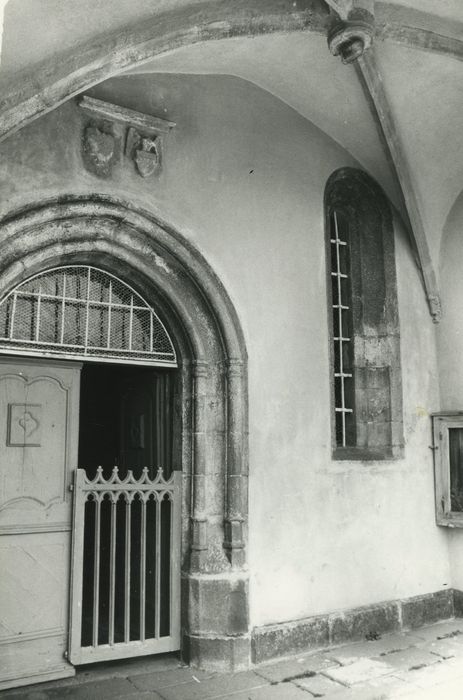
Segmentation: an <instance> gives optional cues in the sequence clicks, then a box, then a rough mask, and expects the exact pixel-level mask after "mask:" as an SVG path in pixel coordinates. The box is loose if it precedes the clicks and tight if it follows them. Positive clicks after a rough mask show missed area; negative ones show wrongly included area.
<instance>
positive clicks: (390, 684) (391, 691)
mask: <svg viewBox="0 0 463 700" xmlns="http://www.w3.org/2000/svg"><path fill="white" fill-rule="evenodd" d="M417 690H418V686H414V685H411V684H410V683H406V682H405V681H402V680H399V679H398V678H394V677H391V676H387V677H382V678H380V679H377V680H376V681H369V682H368V683H359V684H357V685H355V686H354V687H353V688H343V689H342V690H341V691H336V692H335V693H333V694H331V695H325V696H323V700H389V699H390V698H402V697H406V696H407V695H408V694H409V693H410V692H414V691H417Z"/></svg>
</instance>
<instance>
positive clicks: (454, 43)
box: [0, 0, 463, 319]
mask: <svg viewBox="0 0 463 700" xmlns="http://www.w3.org/2000/svg"><path fill="white" fill-rule="evenodd" d="M328 2H329V5H331V8H330V7H328V5H327V3H325V2H323V0H296V1H294V0H204V1H201V0H160V1H159V2H158V3H157V4H156V14H153V10H152V7H153V5H152V2H148V1H147V0H134V1H133V3H131V4H127V3H126V2H125V3H123V2H119V0H116V2H114V3H113V5H114V7H113V6H112V8H111V13H110V14H108V13H107V11H106V14H104V11H105V10H104V8H105V7H107V6H106V5H105V3H92V2H90V0H84V1H83V2H82V0H81V1H80V2H77V0H70V1H69V2H67V3H66V12H67V13H68V15H66V17H67V20H66V21H67V24H66V23H65V22H64V21H63V16H64V15H61V19H60V22H61V23H60V22H58V26H57V27H53V23H52V21H51V20H52V17H53V12H55V13H57V16H58V14H59V12H63V9H62V8H63V3H61V2H59V1H58V0H47V1H46V2H45V3H41V4H40V7H43V10H42V11H43V12H44V13H45V15H44V16H43V17H42V18H41V19H42V20H43V21H44V27H43V33H40V36H41V37H42V39H41V40H39V39H37V36H38V34H39V32H37V24H38V23H39V21H40V17H38V16H37V14H35V15H34V12H35V13H37V7H38V6H37V4H34V2H33V0H10V2H9V3H8V4H7V7H6V11H5V15H4V25H3V47H2V56H1V64H0V89H1V95H2V97H1V99H0V140H1V139H4V138H6V137H7V136H8V135H9V134H11V133H13V132H15V131H17V130H18V129H20V128H21V127H22V126H24V125H26V124H28V123H29V122H30V121H32V120H33V119H35V118H37V117H39V116H40V115H42V114H44V113H46V112H48V111H50V110H52V109H54V108H55V107H57V106H58V105H59V104H61V103H63V102H64V101H66V100H67V99H69V98H71V97H72V96H74V95H76V94H78V93H80V92H83V91H85V90H87V89H89V88H90V87H92V86H94V85H96V84H98V83H101V82H103V81H104V80H106V79H108V78H109V77H113V76H116V75H119V74H121V73H122V72H124V71H127V70H128V69H132V70H133V69H134V68H137V66H138V67H141V66H145V68H144V69H143V70H146V71H148V72H150V71H152V72H156V70H157V69H156V66H154V65H153V66H151V67H150V66H149V64H150V62H151V61H154V62H155V61H156V60H157V57H160V56H163V55H168V54H169V53H171V52H174V51H176V50H178V49H179V48H180V47H186V46H192V45H194V44H199V43H204V42H210V41H213V40H218V39H230V38H233V37H248V38H253V37H257V36H263V35H272V36H277V35H278V36H287V37H288V36H291V35H293V36H295V34H296V33H297V34H298V35H300V36H306V35H307V34H308V33H312V34H314V35H318V36H319V37H320V38H323V41H325V39H324V37H326V33H327V30H328V27H329V26H330V22H331V21H332V17H333V14H332V10H333V9H335V10H337V11H338V12H339V13H340V14H342V11H343V7H347V6H349V5H352V3H355V2H357V3H360V4H365V3H367V4H368V5H369V6H372V5H373V0H328ZM119 5H120V7H119ZM434 7H435V2H434V0H401V2H400V5H399V4H394V3H391V2H386V1H384V2H376V3H374V11H375V18H376V22H375V34H376V44H377V46H381V43H384V44H388V43H389V44H390V43H393V44H395V45H396V46H397V49H398V50H399V52H400V50H401V49H400V47H404V48H405V49H407V50H410V49H413V50H415V51H416V50H418V51H419V52H420V53H422V54H423V55H424V54H426V55H431V56H434V55H435V56H441V57H448V58H449V60H451V61H460V60H461V59H462V58H463V41H462V40H461V37H462V36H463V32H462V31H461V29H462V28H463V5H462V4H461V3H460V0H441V2H440V3H439V8H438V9H439V12H440V15H439V16H436V15H435V14H430V13H429V10H432V9H434ZM118 8H119V14H118V12H117V9H118ZM423 10H428V12H427V13H426V12H424V11H423ZM15 13H16V14H15ZM21 13H22V14H21ZM47 13H48V14H47ZM79 13H80V15H79ZM98 13H100V14H98ZM102 13H103V14H102ZM29 16H31V19H29V22H30V27H29V30H30V33H31V36H30V43H29V42H28V37H27V27H28V25H27V18H28V17H29ZM79 16H80V21H79ZM21 19H22V20H23V21H22V23H21V22H20V21H19V20H21ZM15 20H16V24H15ZM92 20H93V21H92ZM65 24H66V26H65ZM20 25H21V27H22V29H21V31H22V32H23V36H22V38H23V42H22V46H23V49H24V50H23V51H22V52H21V51H18V46H17V45H16V46H15V42H14V40H13V41H12V40H11V37H13V38H14V35H15V31H20V29H19V27H20ZM45 25H46V26H45ZM43 37H44V38H43ZM16 44H18V42H16ZM19 44H21V42H19ZM24 47H25V48H24ZM324 50H325V51H326V52H328V48H327V47H326V46H325V49H324ZM15 52H16V53H15ZM379 58H382V56H381V50H380V54H379ZM332 60H333V61H335V60H337V59H332ZM379 64H381V65H380V66H379ZM296 68H297V70H298V71H300V70H301V66H300V65H296ZM302 68H303V69H305V70H307V71H309V70H317V65H308V66H305V67H304V66H302ZM344 68H345V70H346V74H347V71H348V69H349V67H348V66H346V67H344ZM293 70H294V66H293ZM356 71H357V76H358V78H359V80H360V84H361V86H362V88H363V90H364V92H365V95H366V97H367V100H368V103H369V105H370V109H371V113H372V115H373V116H374V119H375V120H376V126H377V129H378V131H379V133H380V135H381V139H382V141H383V146H384V148H385V152H386V155H387V157H388V159H389V161H390V162H391V163H392V168H393V170H394V171H395V174H396V176H397V181H398V183H399V184H400V191H401V196H402V198H403V201H404V203H405V206H406V211H407V213H408V218H409V221H410V224H411V229H412V231H413V235H414V240H415V244H416V249H417V252H418V256H419V260H420V265H421V269H422V273H423V281H424V286H425V290H426V295H427V298H428V301H429V304H430V310H431V313H432V315H433V318H435V319H437V318H438V316H439V295H438V290H437V284H436V277H435V273H434V266H435V259H434V260H433V256H432V250H433V249H434V248H436V249H437V248H438V243H435V242H434V241H433V238H439V237H440V231H438V232H436V231H435V230H433V224H435V222H438V221H439V220H440V219H439V217H437V216H435V217H434V221H432V215H430V212H429V211H427V210H426V198H427V197H426V192H425V191H423V189H421V191H420V187H421V184H422V183H421V182H420V177H419V176H420V174H419V172H416V170H413V168H412V167H411V165H410V157H408V158H407V157H406V156H405V154H404V143H403V136H402V135H401V124H402V121H403V120H402V111H403V109H402V108H401V107H400V101H397V100H396V101H395V103H394V97H395V96H394V81H393V80H392V78H391V76H389V75H388V67H387V64H385V63H384V61H382V60H381V61H379V62H378V60H377V56H375V53H374V52H373V51H370V52H367V53H366V54H365V55H364V58H362V59H360V61H359V62H358V66H357V69H356ZM391 75H392V74H391ZM269 76H270V77H271V66H270V68H269ZM326 79H327V80H329V79H330V76H329V75H328V76H326ZM271 91H272V90H271ZM311 97H312V99H313V96H311ZM315 97H316V96H315ZM391 97H392V103H394V104H393V105H392V108H391ZM430 99H431V100H432V95H430ZM398 107H399V108H398ZM405 111H406V112H407V110H405ZM460 111H461V110H460ZM405 117H406V118H408V119H410V115H409V114H408V112H407V113H406V114H405ZM405 121H406V119H405ZM452 123H454V122H452ZM346 130H347V129H346ZM444 131H445V130H444ZM446 136H448V134H445V133H444V137H446ZM455 160H458V157H457V156H456V158H455ZM459 160H460V161H463V159H462V158H459ZM436 177H439V173H436ZM447 213H448V212H447V211H446V212H444V213H443V214H442V213H439V216H440V218H442V216H443V220H442V225H443V221H444V220H445V216H446V215H447ZM430 221H431V222H432V223H430Z"/></svg>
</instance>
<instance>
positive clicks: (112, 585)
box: [108, 494, 117, 644]
mask: <svg viewBox="0 0 463 700" xmlns="http://www.w3.org/2000/svg"><path fill="white" fill-rule="evenodd" d="M116 508H117V495H116V494H113V495H112V499H111V539H110V553H109V632H108V642H109V644H114V613H115V605H116Z"/></svg>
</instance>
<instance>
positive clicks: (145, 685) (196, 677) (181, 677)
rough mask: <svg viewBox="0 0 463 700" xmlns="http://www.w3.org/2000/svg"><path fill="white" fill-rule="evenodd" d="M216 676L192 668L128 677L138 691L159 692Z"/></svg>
mask: <svg viewBox="0 0 463 700" xmlns="http://www.w3.org/2000/svg"><path fill="white" fill-rule="evenodd" d="M215 675H216V674H213V673H206V672H205V671H197V670H195V669H193V668H188V667H185V668H176V669H172V670H171V671H158V672H156V673H144V674H139V675H136V676H129V680H130V681H131V683H133V685H134V686H135V687H136V688H138V690H161V689H162V688H168V687H169V686H171V685H179V684H180V683H192V682H193V683H197V682H198V681H205V680H207V679H208V678H213V677H214V676H215Z"/></svg>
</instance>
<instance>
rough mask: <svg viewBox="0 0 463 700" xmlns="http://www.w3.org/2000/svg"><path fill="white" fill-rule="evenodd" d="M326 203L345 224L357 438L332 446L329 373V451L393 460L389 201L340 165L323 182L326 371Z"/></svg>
mask: <svg viewBox="0 0 463 700" xmlns="http://www.w3.org/2000/svg"><path fill="white" fill-rule="evenodd" d="M334 209H336V210H337V211H340V212H342V214H343V215H344V216H345V217H346V218H347V220H348V221H349V223H350V252H351V285H352V326H353V340H354V342H353V346H354V360H353V365H354V367H353V370H354V396H355V422H356V433H357V444H356V445H355V446H350V447H340V446H339V445H337V444H336V434H335V420H334V405H335V404H334V382H333V378H332V380H331V389H330V395H331V407H332V410H331V415H332V457H333V459H336V460H359V461H372V460H390V459H395V458H399V457H402V456H403V444H404V443H403V412H402V380H401V366H400V333H399V316H398V302H397V280H396V271H395V253H394V230H393V224H392V213H391V207H390V204H389V202H388V200H387V198H386V196H385V195H384V193H383V191H382V190H381V188H380V187H379V185H378V184H377V183H376V182H375V181H374V180H373V179H372V178H371V177H370V176H369V175H368V174H367V173H365V172H363V171H361V170H357V169H355V168H347V167H346V168H340V169H339V170H336V171H335V172H334V173H333V174H332V175H331V176H330V178H329V179H328V181H327V184H326V188H325V231H326V235H325V241H326V260H327V295H328V313H329V317H328V327H329V338H330V341H329V342H330V367H331V373H332V372H333V371H334V370H333V367H334V358H333V342H332V337H333V319H332V310H331V307H332V301H331V265H330V215H331V213H332V211H333V210H334ZM378 250H379V251H380V252H381V254H380V255H378V254H377V253H378Z"/></svg>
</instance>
